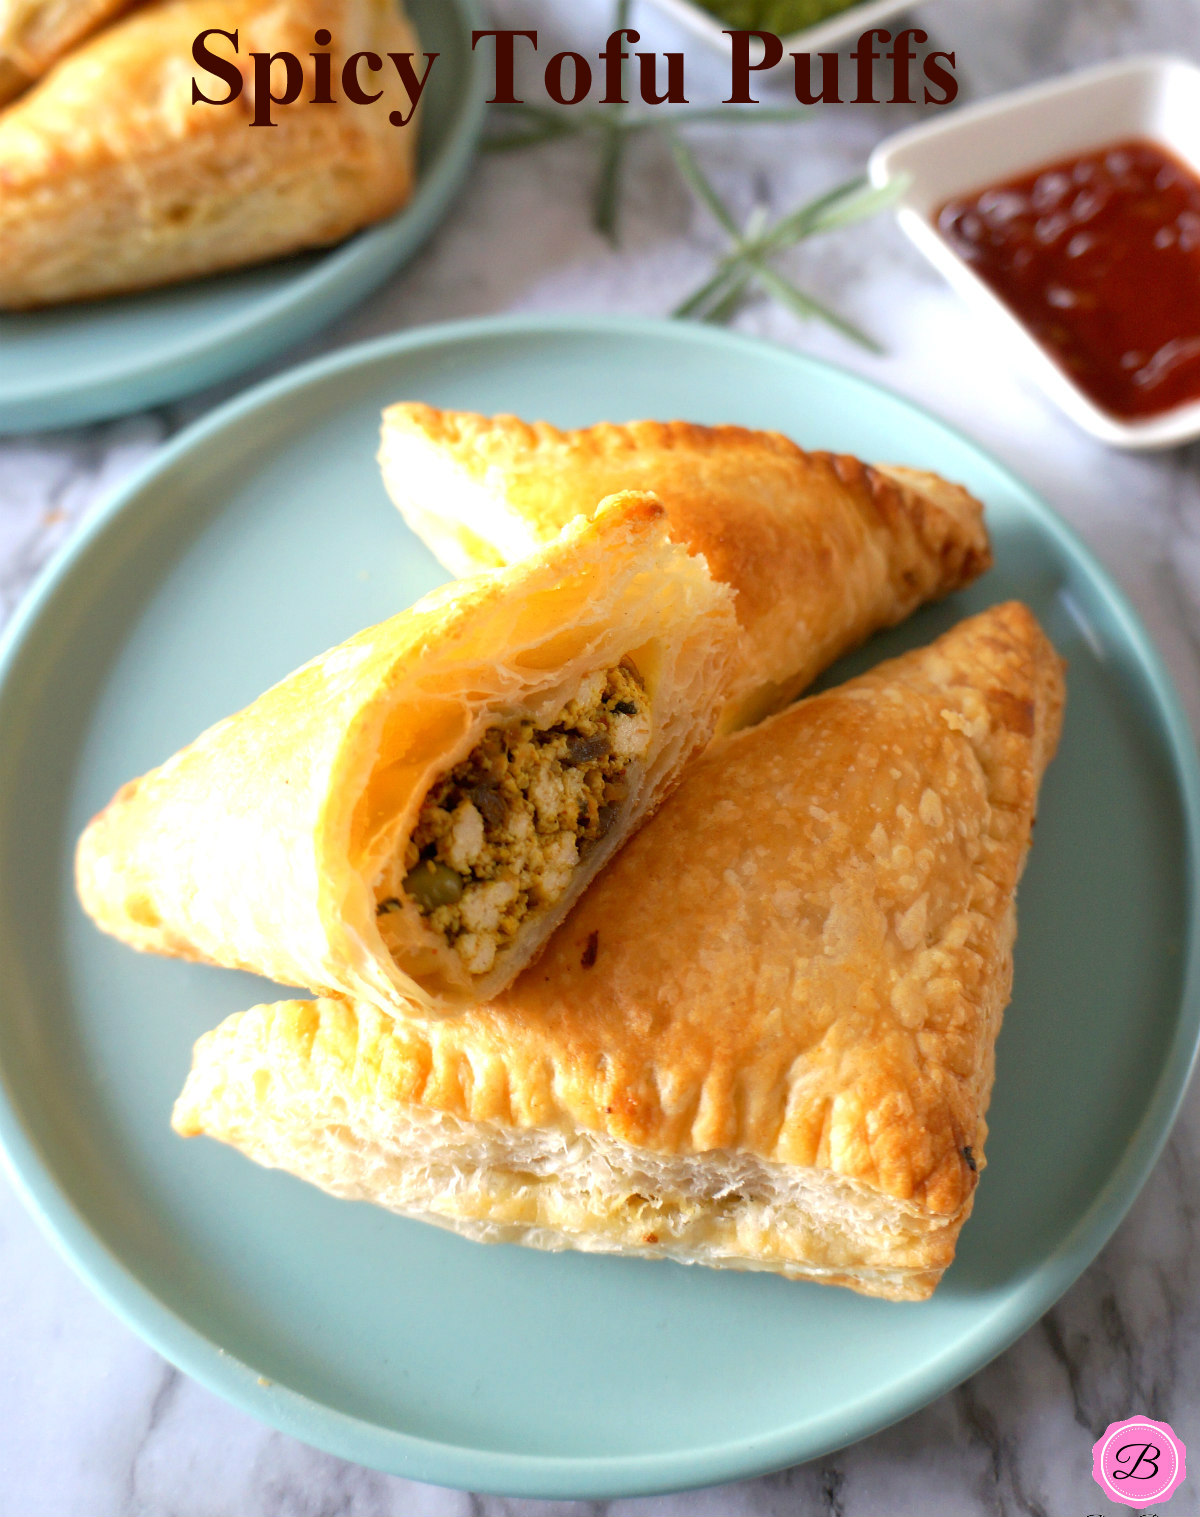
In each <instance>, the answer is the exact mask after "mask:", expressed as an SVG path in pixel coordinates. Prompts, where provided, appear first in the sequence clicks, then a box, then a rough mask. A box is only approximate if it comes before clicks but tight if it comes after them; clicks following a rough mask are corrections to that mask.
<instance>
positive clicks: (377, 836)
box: [77, 494, 736, 1011]
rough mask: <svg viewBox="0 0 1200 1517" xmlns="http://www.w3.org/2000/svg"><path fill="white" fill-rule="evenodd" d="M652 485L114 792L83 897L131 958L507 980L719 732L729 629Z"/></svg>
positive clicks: (273, 695)
mask: <svg viewBox="0 0 1200 1517" xmlns="http://www.w3.org/2000/svg"><path fill="white" fill-rule="evenodd" d="M730 602H731V596H730V594H729V591H728V589H727V588H726V587H725V586H724V585H718V584H716V583H714V581H713V580H712V579H711V578H710V576H709V573H708V570H707V568H706V566H705V564H704V561H703V559H701V558H698V557H692V556H690V555H689V554H688V553H687V550H686V549H684V548H681V547H678V546H676V545H675V544H673V543H671V542H670V541H669V540H668V538H667V534H666V523H665V519H664V516H663V512H662V508H661V507H660V506H659V505H658V504H657V503H656V502H655V501H654V499H653V497H652V496H647V495H634V494H627V495H624V496H618V497H614V498H613V499H612V500H611V501H609V502H607V503H606V504H605V505H604V506H602V507H601V509H600V510H599V511H598V512H597V514H596V516H595V518H594V520H593V521H592V522H590V523H588V522H584V521H580V522H578V523H576V524H574V525H573V526H572V527H571V528H569V529H568V530H567V531H565V532H564V533H563V534H562V537H561V539H560V540H559V541H557V542H556V543H554V544H552V545H551V546H550V547H549V548H548V549H546V550H545V551H544V552H542V553H539V554H537V555H536V556H534V557H532V558H530V559H528V560H526V561H524V562H523V563H521V564H520V565H517V566H515V567H514V568H513V569H511V570H507V571H503V572H501V573H498V574H491V575H482V576H480V577H479V578H478V579H475V580H470V581H460V582H458V583H455V584H451V585H448V586H444V587H443V588H442V589H440V590H437V591H435V592H434V593H433V594H432V595H430V596H427V597H426V598H425V599H424V600H422V601H420V602H419V603H418V604H417V605H416V606H414V607H413V608H412V609H411V610H409V611H405V612H402V613H401V614H400V615H399V616H395V617H392V618H391V620H390V621H386V622H384V623H382V624H381V625H380V626H378V627H371V628H368V629H367V630H366V631H365V632H361V633H359V634H358V636H357V637H352V638H351V639H350V640H349V641H348V642H345V643H343V644H341V646H340V647H337V648H334V649H332V650H331V651H330V652H328V653H325V654H322V655H321V656H320V657H319V658H316V659H314V660H313V661H312V662H311V663H309V664H306V665H305V666H304V668H302V669H299V670H297V671H296V673H295V674H292V675H290V676H289V677H288V678H287V679H285V680H284V681H282V683H280V684H278V685H276V686H275V687H274V689H272V690H269V691H268V692H267V693H266V694H265V695H263V696H261V697H260V698H259V699H258V700H257V701H255V702H254V704H253V705H252V706H249V707H247V708H246V710H244V711H242V712H240V713H239V714H238V715H236V716H233V717H230V718H229V719H228V720H226V721H223V722H219V723H218V724H217V725H216V726H215V727H212V728H210V729H209V731H207V732H206V733H204V734H203V735H202V736H201V737H199V738H198V739H197V740H196V741H195V742H194V743H193V744H192V745H191V746H190V747H188V748H185V749H184V750H183V751H182V752H181V753H177V754H176V755H175V757H174V758H172V759H169V760H168V761H167V762H166V763H165V764H163V765H162V767H161V768H159V769H155V770H153V771H152V772H151V773H150V774H147V775H145V776H144V777H143V778H141V779H138V780H134V781H132V782H131V783H130V784H128V785H126V786H125V787H124V788H123V789H122V790H120V791H119V792H118V794H117V795H116V797H115V798H114V799H113V801H112V802H111V803H110V804H109V806H108V807H107V808H106V809H105V810H104V811H103V812H101V813H100V815H99V816H97V817H96V818H95V819H94V820H93V821H92V822H91V823H90V825H89V826H88V828H87V830H86V832H85V833H84V835H83V837H82V838H81V840H80V843H79V849H78V855H77V879H78V886H79V894H80V899H81V900H82V902H83V904H84V907H85V908H86V909H87V911H88V912H89V913H90V914H91V915H92V916H93V917H94V918H95V920H96V922H97V923H98V924H99V925H100V926H101V927H102V928H104V929H105V931H107V932H111V933H113V934H114V935H115V936H116V937H119V938H121V939H123V940H124V941H125V942H127V943H129V944H131V945H132V946H133V947H135V948H141V949H147V950H150V951H152V952H157V953H166V954H174V955H178V956H179V957H182V958H191V959H201V960H207V961H209V962H212V963H217V964H227V965H230V966H232V967H235V968H239V969H249V970H253V971H256V972H258V973H261V974H265V975H269V976H270V977H272V978H273V979H276V980H280V981H282V982H283V983H284V984H290V985H302V986H307V987H308V988H309V989H313V990H319V991H323V992H326V993H330V994H338V993H340V994H344V995H348V996H356V997H360V998H363V999H366V1000H371V1001H375V1002H378V1003H381V1004H383V1005H385V1006H386V1005H392V1004H394V1003H395V1002H396V1000H397V998H399V997H407V998H408V999H409V1000H410V1001H411V1002H412V1003H413V1004H415V1005H416V1006H419V1007H422V1008H424V1009H425V1010H429V1011H433V1010H445V1009H448V1008H450V1007H453V1006H456V1005H459V1004H462V1003H464V1002H475V1001H478V1000H479V999H481V998H484V997H487V996H489V995H494V994H495V993H496V992H497V991H499V990H500V989H501V988H502V987H503V986H504V985H506V984H507V983H508V982H509V981H510V980H511V979H512V978H513V977H514V976H515V975H516V974H517V973H518V971H519V970H520V969H521V967H522V966H523V965H524V964H526V963H527V962H529V960H530V959H531V958H532V957H533V956H534V954H535V953H536V952H537V951H538V950H539V949H540V948H541V946H542V945H543V944H544V942H545V941H546V939H547V937H548V936H549V935H550V932H551V931H552V929H553V928H554V926H555V924H556V923H557V922H558V921H560V920H561V918H562V917H563V916H564V915H565V914H566V912H567V910H568V909H569V907H570V906H571V904H572V903H573V902H574V900H575V899H576V897H577V896H578V895H579V894H580V892H581V891H582V890H583V888H584V886H585V885H586V884H587V883H588V881H589V880H590V879H591V878H592V876H593V875H594V874H595V873H596V872H597V871H598V870H599V869H600V868H601V867H602V866H603V865H604V864H605V862H606V861H607V860H608V859H609V858H610V857H611V856H612V854H613V853H614V851H615V850H616V848H617V847H618V846H619V845H620V843H621V842H623V841H624V839H625V838H626V837H627V836H629V834H630V833H631V832H632V831H633V830H634V829H635V828H637V827H638V826H639V825H640V824H641V823H642V822H643V821H644V820H645V818H646V817H647V816H648V815H649V814H650V812H652V811H653V810H654V808H655V807H656V806H657V805H658V803H659V802H660V801H661V800H662V799H663V797H664V795H666V793H667V792H668V790H670V789H671V787H672V786H673V785H674V783H675V782H676V780H677V778H678V776H679V774H680V772H681V770H682V768H683V766H684V764H685V762H686V761H687V760H688V759H689V758H690V757H691V755H692V754H693V753H694V752H696V751H697V750H698V749H700V748H702V747H703V746H704V745H705V744H706V743H707V741H708V739H709V738H710V736H711V734H712V727H713V721H714V718H715V713H716V710H717V707H718V704H719V699H720V695H721V690H722V682H723V678H724V674H725V670H726V666H727V662H728V657H729V651H730V647H731V643H732V639H733V637H734V634H735V626H736V624H735V621H734V617H733V611H732V607H731V604H730Z"/></svg>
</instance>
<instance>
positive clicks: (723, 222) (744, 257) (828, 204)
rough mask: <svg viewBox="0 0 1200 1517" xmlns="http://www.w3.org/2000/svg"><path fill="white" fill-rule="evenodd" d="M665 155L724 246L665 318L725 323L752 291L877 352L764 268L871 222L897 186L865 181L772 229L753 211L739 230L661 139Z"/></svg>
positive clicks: (686, 153) (685, 154)
mask: <svg viewBox="0 0 1200 1517" xmlns="http://www.w3.org/2000/svg"><path fill="white" fill-rule="evenodd" d="M669 141H670V146H671V152H672V154H673V155H674V158H675V162H676V164H677V165H678V167H679V172H680V173H681V174H682V176H683V178H684V181H685V182H686V184H687V185H688V188H689V189H690V190H691V191H692V193H693V194H694V195H695V196H696V198H697V199H698V200H699V201H701V203H702V204H703V205H704V206H705V207H707V209H708V210H709V211H710V212H711V213H712V216H713V218H714V219H715V220H716V221H717V223H718V224H719V225H720V227H721V228H722V230H723V231H725V232H726V233H727V234H728V236H729V240H730V243H731V244H732V246H731V248H730V251H729V252H728V253H726V254H725V256H724V257H723V258H722V259H721V260H720V261H719V262H718V264H717V266H716V269H715V270H714V272H713V274H712V275H711V277H710V278H708V279H707V280H705V282H704V283H703V284H702V285H701V286H700V287H699V289H697V290H694V291H693V292H692V294H690V295H689V296H688V297H687V298H686V299H685V300H682V301H680V303H679V304H678V305H677V306H676V307H675V309H674V310H673V311H672V312H671V315H672V316H680V317H689V318H691V319H693V320H699V321H728V320H729V318H730V317H731V316H733V315H734V313H735V312H736V311H737V310H738V309H739V308H740V306H741V305H742V303H743V301H744V300H745V298H746V296H747V295H748V294H749V293H750V292H751V290H752V288H753V287H754V286H756V285H757V286H758V288H759V289H761V290H762V291H763V292H764V293H766V294H768V295H770V296H772V297H773V298H774V299H775V300H778V301H779V303H780V304H781V305H783V306H785V307H786V308H787V309H788V310H789V311H791V312H792V314H793V315H795V316H802V317H808V316H815V317H817V318H818V319H819V320H821V321H824V322H826V323H827V324H828V325H829V326H831V327H833V328H834V329H835V330H836V331H838V332H841V333H842V335H843V336H845V337H849V338H850V339H851V341H853V342H857V343H860V344H861V345H862V346H863V347H865V348H868V349H869V350H870V351H871V352H873V353H878V352H880V351H881V349H880V347H879V344H878V343H877V342H875V341H874V339H873V338H871V337H868V336H867V334H866V333H865V332H863V331H862V330H861V329H860V328H859V327H856V326H855V325H854V324H853V322H850V321H847V320H846V318H845V317H844V316H841V315H839V314H838V312H837V311H835V310H833V309H831V307H829V306H827V305H825V304H824V303H823V302H822V301H819V300H817V299H816V298H815V297H814V296H812V295H808V294H806V293H805V292H804V291H803V290H801V289H798V288H797V287H796V285H794V284H793V283H792V282H791V280H790V279H788V278H787V277H786V276H785V275H783V274H781V273H780V272H779V270H778V269H777V268H775V267H774V266H773V264H772V263H771V259H772V257H773V256H774V255H776V254H778V253H782V252H783V251H785V250H786V249H787V248H791V247H794V246H795V245H796V243H798V242H802V241H803V240H804V239H805V238H806V237H812V236H815V235H816V234H817V233H819V232H832V231H835V230H836V229H838V228H839V227H844V226H849V225H851V224H852V223H853V222H855V221H862V220H863V219H865V218H866V217H868V216H873V215H874V214H875V213H876V211H878V210H880V209H881V208H882V207H883V206H885V205H887V204H888V203H889V202H890V201H892V200H893V199H894V198H895V196H896V194H897V188H898V187H897V186H896V185H894V184H889V185H887V186H885V187H884V188H882V189H879V188H875V187H873V186H872V185H871V183H870V181H869V180H868V179H867V178H866V177H865V176H860V177H858V178H856V179H849V180H847V181H846V182H845V183H844V184H839V185H837V186H836V187H835V188H834V189H832V190H828V191H826V193H825V194H823V195H818V196H817V197H816V199H815V200H810V201H809V202H808V203H807V204H806V205H802V206H801V207H800V208H799V209H798V210H795V211H791V212H789V214H788V215H786V216H783V217H781V218H780V219H779V220H778V221H777V222H776V223H775V224H774V226H768V225H767V224H766V215H765V212H764V211H763V208H762V207H761V206H759V207H756V209H755V210H754V211H753V212H751V215H750V217H749V219H748V221H747V222H746V225H745V226H744V227H739V226H738V224H737V222H736V220H735V219H734V217H733V213H732V212H731V211H730V210H729V207H728V206H727V205H726V204H725V202H724V201H723V200H722V199H721V197H720V196H719V195H718V194H717V192H716V190H715V189H714V188H713V186H712V184H711V182H710V181H709V180H708V179H707V178H706V177H705V175H704V173H703V171H702V170H701V168H700V165H699V164H698V163H697V162H696V159H695V156H694V155H693V154H692V152H691V150H690V149H689V148H688V146H687V145H686V143H685V142H684V141H683V140H682V138H680V137H679V136H678V135H677V134H675V133H671V134H670V135H669Z"/></svg>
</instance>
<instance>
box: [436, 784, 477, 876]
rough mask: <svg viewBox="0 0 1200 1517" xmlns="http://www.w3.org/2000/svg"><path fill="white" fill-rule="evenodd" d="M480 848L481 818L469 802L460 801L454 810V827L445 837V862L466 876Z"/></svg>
mask: <svg viewBox="0 0 1200 1517" xmlns="http://www.w3.org/2000/svg"><path fill="white" fill-rule="evenodd" d="M482 847H483V818H482V817H481V816H480V815H479V813H478V811H476V810H475V807H474V806H472V804H471V803H470V801H462V802H460V803H459V805H458V806H456V807H455V809H454V826H453V827H451V829H450V831H449V832H448V833H447V835H446V846H445V849H444V851H443V856H444V858H445V861H446V863H447V864H449V865H450V868H451V869H454V870H457V872H458V873H459V874H466V872H467V870H468V869H470V867H471V860H472V859H474V858H478V857H479V853H480V850H481V849H482Z"/></svg>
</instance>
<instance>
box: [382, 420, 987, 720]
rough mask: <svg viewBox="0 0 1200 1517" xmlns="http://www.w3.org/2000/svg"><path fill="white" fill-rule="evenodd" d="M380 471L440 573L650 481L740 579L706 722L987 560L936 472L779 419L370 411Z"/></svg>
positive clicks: (960, 496)
mask: <svg viewBox="0 0 1200 1517" xmlns="http://www.w3.org/2000/svg"><path fill="white" fill-rule="evenodd" d="M380 463H381V465H382V468H383V477H384V482H385V484H386V485H387V488H388V491H389V493H390V494H391V496H392V499H393V500H394V501H395V502H396V504H397V506H399V508H400V510H401V512H402V513H403V514H404V518H405V520H406V521H407V522H408V524H409V526H410V527H412V529H413V531H414V532H416V533H417V535H418V536H419V537H421V538H422V539H423V540H424V541H425V542H426V543H427V544H428V545H429V547H430V548H431V549H432V550H433V551H434V553H436V554H437V556H438V558H439V559H440V560H441V562H442V563H443V564H445V566H446V567H447V568H448V569H449V570H450V571H451V573H454V574H464V573H473V572H475V571H476V570H478V569H481V568H485V567H489V566H492V565H495V564H502V563H512V562H513V561H515V560H516V559H518V558H520V557H522V555H524V554H526V553H529V552H531V551H532V550H533V549H534V548H535V547H537V545H538V544H539V543H543V542H545V541H546V540H547V539H548V538H550V537H553V536H554V535H555V534H556V533H557V532H559V531H560V530H561V529H562V527H563V526H564V525H565V523H566V522H568V521H570V520H571V518H572V517H573V516H576V515H578V514H579V512H580V511H586V510H590V509H591V504H592V502H593V501H596V500H600V499H601V498H602V497H603V496H605V495H607V494H608V493H609V492H610V491H613V490H618V489H621V490H624V489H630V490H653V491H654V493H655V494H656V495H657V496H658V497H659V499H660V500H661V501H662V503H663V505H664V506H665V507H666V510H667V515H668V517H669V519H670V522H671V530H672V533H673V534H674V535H675V537H676V538H677V539H678V541H679V542H682V543H685V544H686V545H687V546H688V547H689V548H691V550H692V551H693V552H694V553H703V554H704V556H705V557H706V558H707V560H708V564H709V568H710V569H711V570H712V572H713V576H714V578H716V579H719V580H723V581H724V582H725V583H726V584H728V585H731V586H732V587H733V589H734V590H735V591H736V592H737V614H738V621H739V623H740V624H741V628H742V633H743V636H742V643H741V650H740V653H739V655H738V659H737V661H736V663H735V666H734V671H733V674H732V676H731V689H730V698H729V706H728V708H727V710H726V712H725V714H724V716H723V717H722V720H721V723H720V730H722V731H732V730H733V729H735V728H737V727H739V726H743V725H745V724H747V723H749V722H754V721H757V720H758V719H759V718H760V717H762V716H765V715H766V714H767V713H769V712H771V711H775V710H778V709H779V708H780V707H781V706H783V705H786V703H787V702H788V701H790V700H791V699H793V697H795V696H796V695H798V694H799V693H800V692H801V691H802V690H803V689H804V688H805V687H806V686H807V685H808V684H810V683H811V682H812V680H813V679H814V678H815V677H816V676H817V675H818V674H819V673H820V672H821V670H822V669H824V668H826V667H828V665H830V664H831V663H833V662H834V660H835V659H836V658H838V657H839V656H840V655H841V654H842V653H845V652H846V651H847V650H848V649H850V648H852V647H854V646H856V645H857V644H858V643H860V642H862V641H863V640H864V639H865V638H867V637H868V636H870V634H871V633H872V632H875V631H877V630H878V629H879V628H880V627H886V626H891V625H892V624H893V623H895V622H899V621H903V619H904V618H905V617H906V616H908V615H909V614H910V612H912V611H913V610H915V609H916V607H917V606H919V605H920V604H921V603H922V602H923V601H926V600H931V599H935V598H937V597H938V596H942V595H945V594H947V593H948V592H949V591H951V590H956V589H958V588H960V587H961V586H963V585H966V584H969V583H970V582H971V580H973V579H975V578H976V576H977V575H979V574H981V573H982V572H983V571H984V569H986V568H987V567H988V565H989V564H990V563H991V553H990V549H989V546H988V538H987V533H986V531H985V530H984V526H983V507H982V506H981V505H980V503H979V502H978V501H977V500H976V499H975V498H974V497H973V496H971V495H969V494H968V493H967V491H966V490H964V489H962V488H961V487H960V486H958V485H952V484H950V483H948V482H947V481H946V480H943V479H940V478H939V477H938V476H937V475H936V474H926V473H921V472H918V471H916V470H910V469H901V468H894V469H889V468H882V467H872V466H871V465H868V464H863V463H860V462H859V461H858V460H857V459H855V458H847V457H842V456H837V455H833V454H829V453H806V452H804V451H803V450H802V449H801V448H798V447H797V446H796V445H795V443H793V442H790V441H789V440H788V439H787V438H786V437H782V436H780V434H779V433H777V432H753V431H748V430H747V429H746V428H744V427H701V426H693V425H691V424H690V423H687V422H679V421H675V422H657V421H636V422H631V423H629V425H627V426H613V425H608V424H603V425H601V426H595V427H585V428H583V429H582V430H579V431H571V432H562V431H559V430H558V429H557V428H556V427H551V426H548V425H547V424H546V423H545V422H537V423H535V424H533V425H532V426H531V425H529V424H527V423H526V422H523V421H519V420H518V419H517V418H516V417H515V416H494V417H488V416H476V415H473V414H472V413H470V412H465V411H439V410H435V409H434V408H433V407H432V406H426V405H418V404H403V405H395V406H391V407H390V408H389V409H388V410H387V411H385V412H384V417H383V437H382V446H381V451H380Z"/></svg>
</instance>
